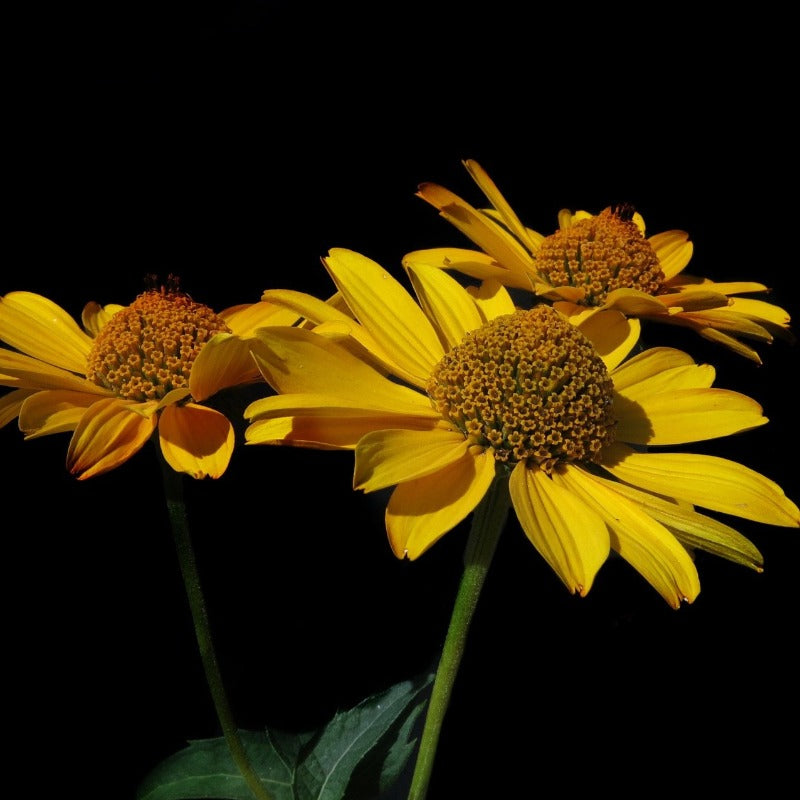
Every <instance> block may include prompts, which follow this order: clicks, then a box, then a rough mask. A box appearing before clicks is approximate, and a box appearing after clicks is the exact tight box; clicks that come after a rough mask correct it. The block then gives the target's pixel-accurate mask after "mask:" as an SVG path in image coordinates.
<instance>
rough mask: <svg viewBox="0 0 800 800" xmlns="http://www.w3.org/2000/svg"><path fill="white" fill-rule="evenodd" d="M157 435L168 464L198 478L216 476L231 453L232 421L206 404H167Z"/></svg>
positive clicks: (228, 461)
mask: <svg viewBox="0 0 800 800" xmlns="http://www.w3.org/2000/svg"><path fill="white" fill-rule="evenodd" d="M158 435H159V443H160V444H161V452H162V453H163V455H164V459H165V461H166V462H167V464H169V465H170V466H171V467H172V469H174V470H175V471H176V472H185V473H186V474H187V475H191V476H192V477H193V478H197V479H198V480H199V479H201V478H219V477H220V476H221V475H222V474H223V473H224V472H225V470H226V469H227V468H228V464H229V463H230V460H231V456H232V455H233V446H234V432H233V425H231V423H230V421H229V420H228V418H227V417H226V416H225V415H224V414H220V413H219V411H215V410H214V409H213V408H208V407H207V406H201V405H196V404H195V403H187V404H186V405H184V406H178V405H171V406H168V407H167V408H165V409H164V410H163V411H162V412H161V418H160V419H159V422H158Z"/></svg>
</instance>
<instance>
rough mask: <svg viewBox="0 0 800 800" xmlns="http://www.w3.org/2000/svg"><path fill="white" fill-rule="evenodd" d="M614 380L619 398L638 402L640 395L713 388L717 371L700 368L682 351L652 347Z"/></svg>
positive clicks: (620, 370)
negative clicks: (673, 390)
mask: <svg viewBox="0 0 800 800" xmlns="http://www.w3.org/2000/svg"><path fill="white" fill-rule="evenodd" d="M612 377H613V378H614V388H615V389H616V390H617V391H618V392H619V393H620V394H624V395H625V396H626V397H628V398H630V399H636V398H637V397H639V396H641V395H647V394H653V393H654V392H660V391H665V390H667V391H668V390H669V389H674V388H678V389H685V388H692V387H694V388H697V387H699V386H711V384H712V383H713V382H714V368H713V367H711V366H710V365H703V366H702V367H700V366H698V365H697V364H695V362H694V359H693V358H692V357H691V356H690V355H689V354H688V353H684V352H683V350H676V349H675V348H673V347H651V348H649V349H648V350H645V351H644V352H642V353H637V354H636V355H635V356H632V357H631V358H630V359H629V360H628V361H626V362H625V363H624V364H621V365H620V366H618V367H617V368H616V369H615V370H614V374H613V376H612ZM684 381H689V383H684ZM695 381H696V382H695Z"/></svg>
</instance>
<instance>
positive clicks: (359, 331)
mask: <svg viewBox="0 0 800 800" xmlns="http://www.w3.org/2000/svg"><path fill="white" fill-rule="evenodd" d="M262 297H263V298H264V299H265V300H268V301H269V302H270V303H274V304H276V305H279V306H281V307H284V308H286V309H287V310H291V311H292V312H294V313H296V314H298V315H299V316H301V317H304V318H305V319H306V320H308V321H309V322H311V323H313V325H311V326H310V327H311V328H313V330H314V333H318V334H319V335H320V336H328V337H329V338H332V339H334V340H335V341H337V342H338V343H339V344H341V345H342V346H343V347H346V348H348V349H349V348H351V346H352V343H351V342H348V341H347V340H348V339H350V338H352V340H353V341H354V342H355V344H356V347H357V349H358V352H359V354H360V356H361V357H362V358H368V359H370V360H371V361H373V362H375V363H376V364H380V365H381V368H382V369H383V368H387V369H389V370H391V369H394V370H395V371H397V366H396V364H395V359H394V357H393V356H392V355H391V353H389V352H387V351H386V350H385V349H384V348H383V347H382V346H381V345H379V344H378V343H377V342H376V341H375V338H374V337H373V336H372V334H371V333H370V332H369V331H368V330H367V329H366V328H365V327H364V326H363V325H361V324H360V323H359V322H357V321H356V320H354V319H353V317H352V316H349V315H348V314H347V313H345V311H343V310H342V309H339V308H337V307H336V305H334V304H333V303H332V302H331V301H330V300H329V301H324V300H320V299H319V298H317V297H314V296H313V295H310V294H306V293H305V292H296V291H292V290H290V289H268V290H267V291H265V292H264V294H263V295H262ZM336 297H337V298H340V297H341V296H340V295H339V294H338V293H337V295H336ZM342 304H343V305H344V303H342ZM344 307H345V309H346V308H347V307H346V306H344ZM398 375H399V377H402V378H405V379H407V380H410V381H412V382H416V381H415V379H414V378H413V376H408V375H407V373H405V372H403V371H400V372H399V373H398Z"/></svg>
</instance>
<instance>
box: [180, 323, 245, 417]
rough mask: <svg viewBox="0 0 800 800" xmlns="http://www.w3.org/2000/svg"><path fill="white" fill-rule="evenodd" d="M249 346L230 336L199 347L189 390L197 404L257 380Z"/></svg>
mask: <svg viewBox="0 0 800 800" xmlns="http://www.w3.org/2000/svg"><path fill="white" fill-rule="evenodd" d="M250 348H251V342H250V341H248V340H245V339H240V338H239V337H238V336H234V335H233V334H230V333H218V334H217V335H216V336H213V337H212V338H211V339H210V340H209V341H207V342H206V343H205V345H203V348H202V349H201V350H200V352H199V353H198V354H197V358H196V359H195V361H194V364H192V371H191V373H190V375H189V389H190V391H191V393H192V397H193V398H194V399H195V400H196V401H198V402H200V401H202V400H205V399H206V398H208V397H211V396H212V395H214V394H216V393H217V392H219V391H221V390H222V389H227V388H229V387H231V386H240V385H243V384H248V383H253V382H254V381H256V380H258V377H259V371H258V366H257V364H256V362H255V359H254V358H253V356H252V354H251V352H250Z"/></svg>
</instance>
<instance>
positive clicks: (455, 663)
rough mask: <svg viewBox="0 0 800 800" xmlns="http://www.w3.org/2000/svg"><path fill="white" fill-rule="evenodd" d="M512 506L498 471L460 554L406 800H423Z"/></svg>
mask: <svg viewBox="0 0 800 800" xmlns="http://www.w3.org/2000/svg"><path fill="white" fill-rule="evenodd" d="M510 502H511V499H510V496H509V493H508V474H507V472H506V471H505V470H502V471H500V470H498V474H497V475H496V476H495V479H494V482H493V483H492V486H491V488H490V489H489V491H488V492H487V493H486V495H485V496H484V498H483V500H481V502H480V504H479V505H478V507H477V508H476V509H475V513H474V516H473V518H472V529H471V531H470V534H469V541H468V542H467V548H466V551H465V553H464V573H463V575H462V576H461V584H460V585H459V588H458V594H457V595H456V600H455V604H454V606H453V613H452V616H451V617H450V627H449V628H448V630H447V636H446V637H445V641H444V646H443V648H442V655H441V658H440V659H439V666H438V668H437V670H436V678H435V679H434V682H433V691H432V692H431V699H430V702H429V703H428V711H427V714H426V716H425V726H424V727H423V730H422V738H421V740H420V745H419V752H418V753H417V762H416V765H415V766H414V775H413V777H412V779H411V789H410V791H409V793H408V800H425V795H426V794H427V791H428V784H429V783H430V779H431V773H432V772H433V762H434V759H435V758H436V747H437V745H438V743H439V734H440V733H441V730H442V723H443V721H444V716H445V714H446V713H447V707H448V705H449V703H450V695H451V694H452V691H453V684H454V683H455V680H456V675H457V673H458V667H459V665H460V664H461V657H462V656H463V654H464V647H465V645H466V642H467V633H468V631H469V625H470V622H471V621H472V615H473V614H474V612H475V608H476V606H477V605H478V597H479V596H480V593H481V589H482V588H483V582H484V580H485V579H486V574H487V572H488V571H489V565H490V564H491V562H492V557H493V556H494V551H495V548H496V547H497V542H498V540H499V538H500V534H501V533H502V531H503V526H504V525H505V521H506V517H507V515H508V509H509V506H510Z"/></svg>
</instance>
